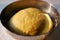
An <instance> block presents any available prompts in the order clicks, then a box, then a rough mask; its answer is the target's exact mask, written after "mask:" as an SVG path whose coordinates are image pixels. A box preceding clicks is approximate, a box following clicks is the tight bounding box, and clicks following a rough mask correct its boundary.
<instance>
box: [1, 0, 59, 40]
mask: <svg viewBox="0 0 60 40" xmlns="http://www.w3.org/2000/svg"><path fill="white" fill-rule="evenodd" d="M28 7H34V8H39V9H40V10H41V11H43V12H45V13H47V14H49V15H50V17H51V19H52V21H53V23H54V26H53V27H52V29H51V30H50V31H49V32H48V33H46V34H42V35H38V36H21V35H18V34H15V33H14V32H13V31H11V30H10V27H9V26H8V25H7V22H8V21H9V19H10V18H11V17H12V16H13V15H14V14H15V13H16V12H18V11H19V10H22V9H24V8H28ZM58 19H59V13H58V12H57V10H56V9H55V8H54V7H53V5H52V4H50V3H47V2H45V1H36V0H33V1H16V2H13V3H11V4H10V5H8V6H6V7H5V8H4V9H3V10H2V12H1V23H2V25H3V26H4V27H5V28H6V29H7V33H9V34H10V35H11V36H13V37H14V38H16V39H18V40H38V39H39V40H43V39H44V38H45V37H46V35H49V33H50V32H51V31H53V29H54V28H56V26H57V24H58Z"/></svg>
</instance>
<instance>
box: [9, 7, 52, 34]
mask: <svg viewBox="0 0 60 40" xmlns="http://www.w3.org/2000/svg"><path fill="white" fill-rule="evenodd" d="M48 17H49V16H48ZM46 18H47V16H45V15H43V13H42V12H41V11H40V10H39V9H37V8H26V9H23V10H20V11H19V12H17V13H16V14H15V15H14V16H13V17H12V18H11V19H10V20H9V24H10V26H11V27H12V28H13V29H14V30H15V31H18V30H19V33H20V31H22V32H23V33H25V34H28V35H35V34H36V33H37V29H38V28H40V27H41V25H42V24H43V22H44V20H45V19H46ZM49 19H50V17H49ZM45 22H46V21H45ZM48 22H49V21H48ZM50 22H51V24H52V21H51V19H50ZM46 25H47V24H46ZM51 26H52V25H51ZM51 26H50V27H51ZM47 28H49V25H48V27H47ZM45 30H46V28H45ZM44 32H48V31H47V30H46V31H43V32H42V33H44Z"/></svg>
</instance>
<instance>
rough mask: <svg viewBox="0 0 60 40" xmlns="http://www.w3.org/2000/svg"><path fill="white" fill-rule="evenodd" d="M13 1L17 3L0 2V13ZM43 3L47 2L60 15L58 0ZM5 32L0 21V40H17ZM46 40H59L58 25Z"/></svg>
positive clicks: (5, 0)
mask: <svg viewBox="0 0 60 40" xmlns="http://www.w3.org/2000/svg"><path fill="white" fill-rule="evenodd" d="M14 1H17V0H0V13H1V11H2V10H3V9H4V8H5V7H6V6H7V5H8V4H10V3H12V2H14ZM44 1H47V2H49V3H51V4H53V6H54V7H55V8H56V9H57V10H58V12H59V13H60V0H44ZM5 30H6V28H4V27H3V26H2V24H1V21H0V40H17V39H15V38H13V37H12V36H11V35H9V34H7V32H6V31H5ZM48 40H60V23H59V24H58V27H57V28H56V30H55V31H54V32H53V33H51V35H50V36H49V39H48Z"/></svg>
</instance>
